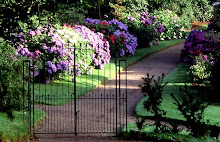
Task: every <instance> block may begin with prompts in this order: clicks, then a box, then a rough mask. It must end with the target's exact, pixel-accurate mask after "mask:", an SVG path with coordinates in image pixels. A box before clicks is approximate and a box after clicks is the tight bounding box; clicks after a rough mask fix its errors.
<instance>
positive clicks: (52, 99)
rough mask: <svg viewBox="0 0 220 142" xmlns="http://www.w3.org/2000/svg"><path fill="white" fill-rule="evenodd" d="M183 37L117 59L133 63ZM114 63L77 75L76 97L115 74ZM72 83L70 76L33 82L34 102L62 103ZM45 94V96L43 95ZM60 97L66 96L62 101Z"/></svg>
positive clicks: (68, 99)
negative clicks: (50, 80)
mask: <svg viewBox="0 0 220 142" xmlns="http://www.w3.org/2000/svg"><path fill="white" fill-rule="evenodd" d="M184 40H185V39H174V40H167V41H160V45H154V46H153V47H151V48H139V49H136V51H135V55H134V56H129V57H121V58H118V60H127V65H128V66H130V65H133V64H135V63H136V62H138V61H140V60H141V59H143V58H144V57H147V56H149V55H152V54H154V53H156V52H159V51H161V50H163V49H166V48H168V47H170V46H172V45H175V44H177V43H180V42H183V41H184ZM124 67H125V63H122V65H121V67H120V69H123V68H124ZM115 70H116V69H115V64H114V61H113V60H111V62H110V64H108V65H106V66H105V70H104V71H103V70H97V69H95V70H94V71H93V75H82V76H78V77H77V83H76V90H77V91H76V94H77V96H78V97H80V96H82V95H84V94H85V93H86V92H89V91H91V90H93V89H94V88H95V87H97V86H98V85H99V84H101V83H103V82H104V81H105V80H107V79H109V78H110V77H112V76H114V75H115ZM73 87H74V83H72V82H71V78H68V77H66V78H65V80H63V81H53V82H52V83H50V84H49V85H45V84H37V83H36V84H35V101H36V103H44V104H50V105H64V104H66V103H68V102H70V101H71V100H72V99H73V96H71V94H72V93H73ZM45 96H46V97H45ZM61 98H67V99H65V101H63V100H62V99H61Z"/></svg>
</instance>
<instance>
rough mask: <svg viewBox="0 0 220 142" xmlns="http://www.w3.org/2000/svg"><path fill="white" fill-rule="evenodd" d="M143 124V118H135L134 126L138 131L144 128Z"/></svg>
mask: <svg viewBox="0 0 220 142" xmlns="http://www.w3.org/2000/svg"><path fill="white" fill-rule="evenodd" d="M144 122H145V118H142V117H136V123H135V124H136V126H137V128H138V130H140V131H141V130H142V129H143V128H144Z"/></svg>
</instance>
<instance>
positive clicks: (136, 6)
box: [123, 0, 150, 13]
mask: <svg viewBox="0 0 220 142" xmlns="http://www.w3.org/2000/svg"><path fill="white" fill-rule="evenodd" d="M148 3H149V2H148V1H146V0H126V1H124V3H123V5H124V6H126V7H127V10H128V11H129V12H132V13H135V12H147V11H148V7H149V6H150V5H149V4H148Z"/></svg>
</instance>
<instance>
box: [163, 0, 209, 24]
mask: <svg viewBox="0 0 220 142" xmlns="http://www.w3.org/2000/svg"><path fill="white" fill-rule="evenodd" d="M162 8H163V9H170V10H172V11H173V12H175V13H176V14H178V15H179V16H180V17H181V18H182V19H184V20H186V22H187V21H188V22H191V21H209V20H210V19H211V18H212V12H213V6H212V5H211V4H210V2H209V1H208V0H164V3H163V5H162Z"/></svg>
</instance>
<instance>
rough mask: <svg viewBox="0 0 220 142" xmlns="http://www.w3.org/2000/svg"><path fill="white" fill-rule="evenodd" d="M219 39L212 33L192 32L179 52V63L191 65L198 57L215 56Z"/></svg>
mask: <svg viewBox="0 0 220 142" xmlns="http://www.w3.org/2000/svg"><path fill="white" fill-rule="evenodd" d="M218 42H219V38H218V36H217V34H216V33H215V32H214V31H211V30H210V31H200V30H198V31H196V30H194V31H192V32H191V33H190V34H189V36H188V37H187V39H186V41H185V44H184V49H182V50H181V61H183V62H190V63H192V62H193V61H194V59H195V58H196V57H197V56H199V55H209V54H215V53H214V52H216V51H217V49H218V48H219V44H218Z"/></svg>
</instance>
